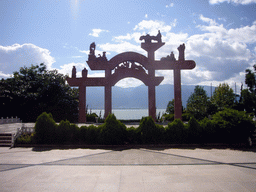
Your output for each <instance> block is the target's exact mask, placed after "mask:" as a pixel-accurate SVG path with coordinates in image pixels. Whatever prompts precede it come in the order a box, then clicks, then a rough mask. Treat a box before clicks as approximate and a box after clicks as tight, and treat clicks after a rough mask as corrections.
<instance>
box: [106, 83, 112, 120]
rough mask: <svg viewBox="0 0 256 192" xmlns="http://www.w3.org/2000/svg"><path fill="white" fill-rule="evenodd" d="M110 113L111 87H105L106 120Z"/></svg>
mask: <svg viewBox="0 0 256 192" xmlns="http://www.w3.org/2000/svg"><path fill="white" fill-rule="evenodd" d="M110 113H112V87H111V85H106V86H105V114H104V117H105V118H106V117H107V116H108V115H109V114H110Z"/></svg>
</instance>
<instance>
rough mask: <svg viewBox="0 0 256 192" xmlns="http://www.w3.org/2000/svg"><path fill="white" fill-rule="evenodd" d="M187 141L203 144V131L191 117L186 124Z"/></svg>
mask: <svg viewBox="0 0 256 192" xmlns="http://www.w3.org/2000/svg"><path fill="white" fill-rule="evenodd" d="M188 141H189V142H190V143H202V142H203V130H202V127H201V126H200V124H199V123H198V121H197V120H196V119H195V118H194V117H191V118H190V120H189V122H188Z"/></svg>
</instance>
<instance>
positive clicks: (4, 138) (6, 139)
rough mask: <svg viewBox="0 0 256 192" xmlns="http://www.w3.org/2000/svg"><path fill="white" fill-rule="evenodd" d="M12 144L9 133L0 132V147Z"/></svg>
mask: <svg viewBox="0 0 256 192" xmlns="http://www.w3.org/2000/svg"><path fill="white" fill-rule="evenodd" d="M11 145H12V134H11V133H0V147H8V146H9V147H10V146H11Z"/></svg>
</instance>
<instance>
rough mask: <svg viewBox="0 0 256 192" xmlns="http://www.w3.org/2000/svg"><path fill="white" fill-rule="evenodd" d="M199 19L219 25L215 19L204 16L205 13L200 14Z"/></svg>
mask: <svg viewBox="0 0 256 192" xmlns="http://www.w3.org/2000/svg"><path fill="white" fill-rule="evenodd" d="M199 19H200V20H202V21H203V22H206V23H209V24H210V25H217V23H216V21H215V20H213V19H210V18H207V17H204V16H203V15H200V17H199Z"/></svg>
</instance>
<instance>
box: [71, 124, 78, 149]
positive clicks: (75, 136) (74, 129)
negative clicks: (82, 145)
mask: <svg viewBox="0 0 256 192" xmlns="http://www.w3.org/2000/svg"><path fill="white" fill-rule="evenodd" d="M69 134H70V135H69V136H70V139H69V140H70V142H71V143H74V144H78V143H79V141H80V130H79V127H78V126H77V125H75V124H71V125H70V133H69Z"/></svg>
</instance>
